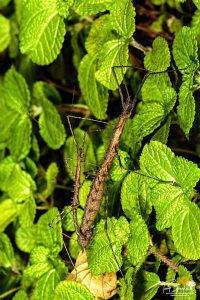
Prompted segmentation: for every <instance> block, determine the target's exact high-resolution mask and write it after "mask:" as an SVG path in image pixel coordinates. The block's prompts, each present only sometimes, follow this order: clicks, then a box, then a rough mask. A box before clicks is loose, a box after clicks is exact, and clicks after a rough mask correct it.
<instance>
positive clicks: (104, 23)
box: [85, 15, 115, 56]
mask: <svg viewBox="0 0 200 300" xmlns="http://www.w3.org/2000/svg"><path fill="white" fill-rule="evenodd" d="M114 37H115V36H114V34H113V32H112V30H111V26H110V15H103V16H100V17H99V18H98V19H96V20H94V21H93V22H92V26H91V29H90V32H89V35H88V37H87V39H86V42H85V47H86V50H87V52H88V53H89V54H91V55H93V56H96V55H97V53H98V52H99V49H101V47H102V46H103V45H104V44H105V43H106V42H108V41H109V40H112V39H113V38H114Z"/></svg>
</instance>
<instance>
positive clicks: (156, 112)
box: [124, 102, 165, 149]
mask: <svg viewBox="0 0 200 300" xmlns="http://www.w3.org/2000/svg"><path fill="white" fill-rule="evenodd" d="M164 117H165V112H164V109H163V107H162V106H161V105H160V104H159V103H156V102H151V103H144V104H142V105H141V106H140V107H139V110H138V112H137V114H136V115H135V117H134V118H133V119H132V120H130V123H129V126H128V127H127V128H128V129H127V128H126V130H125V133H124V134H125V136H127V138H126V139H125V141H126V144H127V145H128V146H130V147H131V148H133V149H134V148H135V147H136V145H137V144H138V143H140V142H141V141H142V139H143V138H144V137H145V136H147V135H148V134H150V133H151V132H152V131H154V130H155V129H156V128H157V127H158V126H159V125H160V123H161V122H162V120H163V119H164Z"/></svg>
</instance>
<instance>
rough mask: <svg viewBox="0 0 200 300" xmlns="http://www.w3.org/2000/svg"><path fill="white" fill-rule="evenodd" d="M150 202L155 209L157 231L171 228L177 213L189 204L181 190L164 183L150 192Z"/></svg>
mask: <svg viewBox="0 0 200 300" xmlns="http://www.w3.org/2000/svg"><path fill="white" fill-rule="evenodd" d="M151 202H152V204H153V205H154V207H155V209H156V227H157V229H158V230H163V229H165V228H169V227H171V226H172V223H173V220H174V218H175V216H176V215H177V213H179V212H180V211H183V210H184V209H185V208H186V207H187V205H189V203H190V202H189V199H188V197H186V195H185V194H184V193H183V190H182V189H181V188H179V187H177V186H172V185H170V184H165V183H164V184H159V185H157V186H156V187H155V188H154V189H153V190H152V192H151Z"/></svg>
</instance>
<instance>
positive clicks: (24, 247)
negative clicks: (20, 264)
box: [15, 224, 37, 253]
mask: <svg viewBox="0 0 200 300" xmlns="http://www.w3.org/2000/svg"><path fill="white" fill-rule="evenodd" d="M15 242H16V244H17V247H18V248H19V249H20V250H21V251H23V252H26V253H30V252H31V251H32V250H33V249H34V247H35V245H36V242H37V225H34V224H32V225H31V226H27V227H26V226H23V227H20V228H19V229H18V230H17V231H16V236H15Z"/></svg>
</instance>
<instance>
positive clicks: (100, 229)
mask: <svg viewBox="0 0 200 300" xmlns="http://www.w3.org/2000/svg"><path fill="white" fill-rule="evenodd" d="M105 226H106V223H105V221H104V220H101V221H100V222H99V223H98V224H97V226H96V227H95V230H94V233H93V237H92V241H91V243H90V245H89V247H88V251H87V255H88V264H89V268H90V270H91V272H92V274H93V275H100V274H102V273H109V272H116V271H118V270H119V269H120V267H121V265H122V256H121V251H122V246H123V245H124V244H125V243H126V241H127V240H128V236H129V224H128V222H127V220H126V219H125V218H124V217H121V218H119V220H116V219H115V218H110V219H108V220H107V228H105ZM121 228H123V231H122V230H121Z"/></svg>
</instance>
